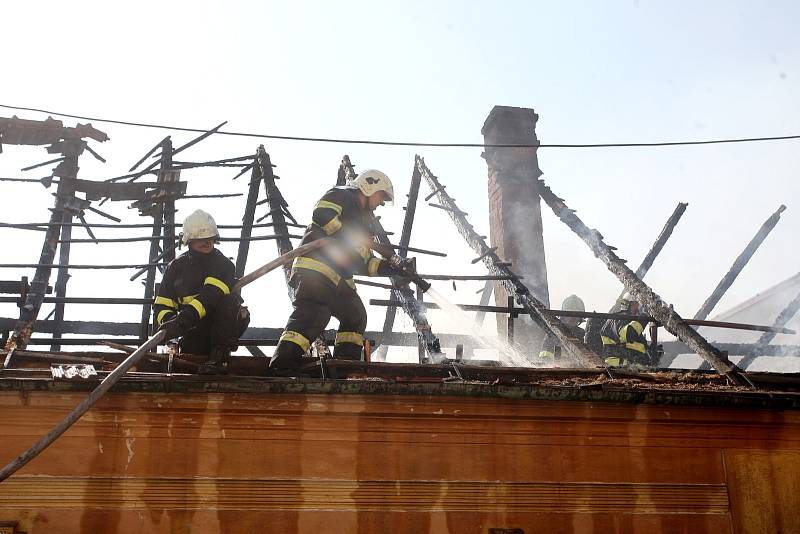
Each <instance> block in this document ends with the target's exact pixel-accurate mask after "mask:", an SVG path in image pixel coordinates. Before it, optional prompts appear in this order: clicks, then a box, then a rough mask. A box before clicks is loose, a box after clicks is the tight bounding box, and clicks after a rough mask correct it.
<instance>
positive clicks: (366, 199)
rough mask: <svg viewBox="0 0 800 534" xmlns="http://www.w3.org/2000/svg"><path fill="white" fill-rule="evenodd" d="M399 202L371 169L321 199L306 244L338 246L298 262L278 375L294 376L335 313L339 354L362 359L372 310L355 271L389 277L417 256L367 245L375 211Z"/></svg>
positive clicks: (274, 366)
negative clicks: (324, 241)
mask: <svg viewBox="0 0 800 534" xmlns="http://www.w3.org/2000/svg"><path fill="white" fill-rule="evenodd" d="M393 200H394V188H393V187H392V182H391V180H389V177H388V176H386V174H384V173H382V172H381V171H378V170H374V169H370V170H366V171H364V172H362V173H360V174H359V175H358V176H357V177H356V178H355V179H354V180H353V181H352V182H350V183H349V184H348V185H345V186H339V187H334V188H333V189H331V190H330V191H328V192H327V193H325V195H324V196H323V197H322V198H321V199H320V200H319V202H317V204H316V205H315V207H314V212H313V214H312V223H311V224H310V225H309V226H308V228H307V229H306V232H305V235H304V236H303V241H302V243H301V244H306V243H310V242H312V241H315V240H317V239H321V238H324V237H331V238H333V239H334V244H333V245H330V246H326V247H323V248H321V249H317V250H315V251H314V252H311V253H309V254H307V255H305V256H301V257H299V258H297V259H295V260H294V263H293V264H292V274H291V277H290V280H289V284H290V285H291V286H292V287H293V288H294V290H295V293H294V301H293V302H292V304H293V306H294V311H293V312H292V314H291V316H290V317H289V320H288V322H287V324H286V329H285V330H284V332H283V334H282V335H281V337H280V340H279V342H278V346H277V347H276V348H275V354H274V355H273V357H272V360H271V361H270V371H271V372H272V373H273V374H291V373H293V372H294V371H295V370H296V369H297V368H298V367H299V365H300V362H301V357H302V356H303V354H304V353H306V352H307V351H308V349H309V347H310V346H311V343H312V342H313V341H314V339H316V338H317V336H319V335H320V334H321V333H322V332H323V330H324V329H325V327H326V326H327V325H328V321H330V319H331V316H333V317H336V318H337V319H338V320H339V329H338V332H337V334H336V340H335V346H334V352H333V356H334V358H340V359H348V360H358V359H360V358H361V349H362V345H363V339H364V330H365V329H366V327H367V312H366V309H365V308H364V304H363V303H362V302H361V299H360V298H359V296H358V293H356V288H355V284H354V283H353V275H354V274H362V275H369V276H389V275H390V274H395V273H398V272H400V271H401V270H402V269H403V268H407V267H408V266H409V265H411V264H412V262H413V260H411V259H406V258H401V257H400V256H397V255H395V256H392V257H391V258H389V259H379V258H376V257H375V256H374V255H373V254H372V251H371V250H370V248H369V247H368V246H367V244H368V243H369V242H370V241H371V240H372V239H373V233H372V224H371V221H372V220H373V216H372V212H373V211H374V210H375V208H377V207H378V206H382V205H384V204H385V203H391V202H392V201H393Z"/></svg>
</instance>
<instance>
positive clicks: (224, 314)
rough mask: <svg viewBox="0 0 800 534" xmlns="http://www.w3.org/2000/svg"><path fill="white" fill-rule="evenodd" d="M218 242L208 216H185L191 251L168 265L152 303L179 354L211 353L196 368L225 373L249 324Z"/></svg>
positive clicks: (183, 239) (200, 213) (231, 269)
mask: <svg viewBox="0 0 800 534" xmlns="http://www.w3.org/2000/svg"><path fill="white" fill-rule="evenodd" d="M218 240H219V234H218V232H217V225H216V223H215V222H214V219H213V218H212V217H211V215H209V214H208V213H206V212H204V211H202V210H197V211H195V212H194V213H192V214H191V215H189V216H188V217H186V220H184V222H183V233H182V234H181V242H182V243H183V244H184V245H188V246H189V250H188V251H187V252H185V253H183V254H182V255H180V256H179V257H178V258H176V259H175V260H173V261H172V262H170V264H169V265H168V266H167V269H166V271H164V277H163V279H162V281H161V285H160V287H159V289H158V295H157V296H156V299H155V303H154V305H153V312H154V314H155V319H156V325H157V326H158V327H159V330H165V331H166V332H167V339H175V338H181V339H180V349H181V352H184V353H189V354H194V355H203V356H208V357H209V358H208V361H207V362H206V363H205V364H203V365H201V366H200V369H199V372H200V373H204V374H214V373H224V372H226V371H227V362H228V359H229V357H230V353H231V351H232V350H236V349H237V348H238V347H237V345H238V342H239V336H241V335H242V333H244V330H245V329H246V328H247V324H248V323H249V322H250V319H249V315H248V313H247V308H245V307H243V306H242V305H241V304H242V300H241V297H240V296H239V295H238V294H237V293H231V288H232V287H233V284H234V271H235V267H234V265H233V262H231V260H229V259H228V258H226V257H225V255H224V254H223V253H222V252H220V251H219V250H218V249H217V248H215V247H214V243H217V242H219V241H218Z"/></svg>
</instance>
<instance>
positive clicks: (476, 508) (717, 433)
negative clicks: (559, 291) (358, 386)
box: [0, 392, 800, 534]
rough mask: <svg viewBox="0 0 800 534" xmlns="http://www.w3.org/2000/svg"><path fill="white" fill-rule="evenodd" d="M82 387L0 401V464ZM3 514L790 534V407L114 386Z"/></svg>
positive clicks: (794, 486)
mask: <svg viewBox="0 0 800 534" xmlns="http://www.w3.org/2000/svg"><path fill="white" fill-rule="evenodd" d="M84 395H85V394H84V393H52V392H2V393H0V444H1V445H0V463H2V464H5V463H7V462H8V461H10V460H11V459H12V458H13V457H15V456H16V455H17V454H19V453H20V452H22V451H23V450H24V449H26V448H27V447H28V446H30V445H31V444H32V443H33V442H34V441H35V440H36V439H37V438H38V437H40V436H41V435H43V434H44V433H46V432H47V431H48V430H49V429H50V428H51V427H52V426H53V425H54V424H55V423H56V422H57V421H58V420H59V419H60V418H61V417H63V416H64V415H65V414H66V413H67V411H68V410H70V409H71V408H72V407H74V406H75V405H76V404H77V403H78V402H79V401H80V400H81V399H82V398H83V397H84ZM3 521H18V522H19V530H21V531H25V532H27V533H28V534H45V533H59V534H63V533H70V532H92V533H94V532H102V533H119V534H129V533H130V534H133V533H137V534H139V533H149V532H203V533H209V534H210V533H217V532H219V533H226V534H227V533H234V532H276V533H277V532H280V533H294V532H308V533H328V532H330V533H348V532H353V533H394V532H409V533H428V532H431V533H459V534H462V533H465V534H468V533H474V534H478V533H481V534H486V533H489V532H498V533H509V534H510V533H514V534H520V533H523V532H524V533H525V534H532V533H540V532H579V533H589V532H597V533H610V532H645V533H660V532H665V533H667V532H668V533H692V534H694V533H704V532H708V533H714V534H717V533H724V532H731V533H737V534H738V533H767V532H769V533H772V532H781V533H792V532H799V533H800V413H799V412H793V411H787V412H782V411H776V410H763V411H760V410H746V409H732V408H700V407H677V406H647V405H632V404H630V405H629V404H604V403H584V402H567V401H562V402H559V401H530V400H504V399H496V398H464V397H411V396H388V395H387V396H378V395H288V394H280V395H267V394H231V393H226V394H222V393H210V394H192V395H189V394H146V393H118V394H113V395H109V396H107V397H106V398H105V399H103V400H101V401H100V403H99V404H98V405H97V406H96V407H95V408H94V409H92V410H91V411H90V412H89V413H88V414H87V415H86V416H84V418H83V419H82V420H81V421H80V422H79V423H78V424H77V425H76V426H75V427H73V428H72V429H71V430H70V431H69V432H67V433H66V434H65V435H64V436H62V437H61V438H60V439H59V440H58V441H57V442H56V443H55V444H54V445H53V446H52V447H51V448H49V449H48V450H47V451H45V452H44V453H43V454H42V455H41V456H39V457H38V458H37V459H35V460H34V461H33V462H32V463H31V464H29V465H28V466H27V467H26V468H24V469H23V470H21V471H19V472H18V473H17V474H16V475H14V476H13V477H11V478H10V479H8V480H7V481H5V482H4V483H0V522H3ZM490 529H506V530H494V531H492V530H490ZM515 529H517V530H515Z"/></svg>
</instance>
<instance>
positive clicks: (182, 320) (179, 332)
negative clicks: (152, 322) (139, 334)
mask: <svg viewBox="0 0 800 534" xmlns="http://www.w3.org/2000/svg"><path fill="white" fill-rule="evenodd" d="M190 327H191V325H190V324H189V320H188V316H187V315H186V314H185V313H179V314H178V315H177V317H174V318H172V319H170V320H169V321H164V322H163V323H161V326H160V327H159V328H158V329H159V330H163V331H165V332H166V333H167V335H166V337H165V339H175V338H178V337H181V336H183V335H184V334H186V332H188V331H189V328H190Z"/></svg>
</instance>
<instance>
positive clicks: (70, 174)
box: [5, 135, 86, 350]
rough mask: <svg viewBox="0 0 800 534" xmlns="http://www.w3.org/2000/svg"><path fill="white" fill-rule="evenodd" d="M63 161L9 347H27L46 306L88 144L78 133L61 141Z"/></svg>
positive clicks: (8, 348)
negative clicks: (54, 196) (52, 271)
mask: <svg viewBox="0 0 800 534" xmlns="http://www.w3.org/2000/svg"><path fill="white" fill-rule="evenodd" d="M60 146H61V150H62V155H63V161H62V162H61V163H60V164H59V166H58V167H57V168H56V170H55V171H54V174H55V175H56V176H58V177H59V178H60V180H59V184H58V189H57V191H56V201H55V207H54V209H53V210H52V214H51V216H50V223H49V225H48V227H47V232H46V233H45V238H44V244H43V245H42V252H41V255H40V257H39V263H38V264H36V265H34V266H35V267H36V273H35V274H34V277H33V281H32V282H31V285H30V290H29V291H28V293H27V295H26V297H25V304H23V306H22V308H21V309H20V316H19V320H18V321H17V324H16V325H15V327H14V334H13V335H12V336H11V337H10V338H9V339H8V341H7V342H6V345H5V347H6V350H12V349H16V348H18V349H24V348H25V346H26V344H27V342H28V340H29V339H30V337H31V333H32V332H33V325H34V322H35V321H36V318H37V317H38V315H39V310H40V309H41V307H42V300H43V299H44V296H45V293H46V290H47V285H48V282H49V280H50V273H51V270H52V268H53V265H52V264H53V260H54V259H55V254H56V248H57V247H58V244H57V243H56V241H58V235H59V233H60V231H61V223H62V222H64V218H65V215H66V213H67V212H68V208H67V204H68V201H69V199H71V198H72V197H73V195H74V181H75V178H76V176H77V173H78V158H79V156H80V155H81V153H83V150H84V149H85V147H86V142H85V141H83V140H82V139H81V138H80V137H78V136H77V135H76V136H75V137H70V138H69V139H67V140H66V141H64V142H63V143H61V145H60Z"/></svg>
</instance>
